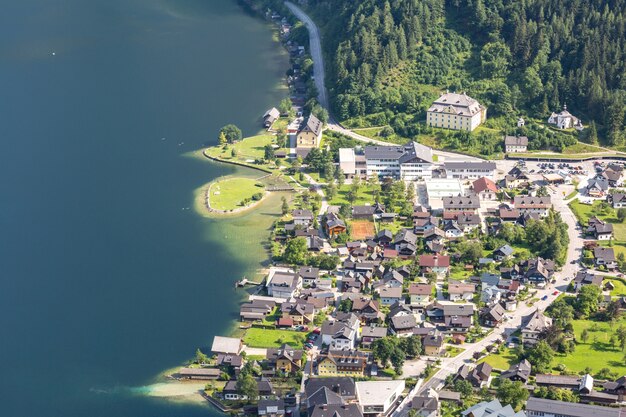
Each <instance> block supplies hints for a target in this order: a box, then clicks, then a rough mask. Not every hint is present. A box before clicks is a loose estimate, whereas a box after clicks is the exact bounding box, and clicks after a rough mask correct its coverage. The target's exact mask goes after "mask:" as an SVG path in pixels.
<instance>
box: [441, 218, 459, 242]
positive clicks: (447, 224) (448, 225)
mask: <svg viewBox="0 0 626 417" xmlns="http://www.w3.org/2000/svg"><path fill="white" fill-rule="evenodd" d="M443 232H444V233H445V235H446V237H447V238H448V239H456V238H459V237H461V236H463V234H464V231H463V229H462V228H461V227H460V226H459V224H458V223H457V222H456V220H446V221H444V222H443Z"/></svg>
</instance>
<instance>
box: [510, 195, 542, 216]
mask: <svg viewBox="0 0 626 417" xmlns="http://www.w3.org/2000/svg"><path fill="white" fill-rule="evenodd" d="M513 205H514V206H515V208H516V209H517V210H518V211H519V213H520V215H524V214H531V213H535V214H538V215H539V216H540V217H545V216H547V215H548V211H549V210H550V208H552V202H551V200H550V196H545V197H533V196H530V195H516V196H515V198H514V199H513Z"/></svg>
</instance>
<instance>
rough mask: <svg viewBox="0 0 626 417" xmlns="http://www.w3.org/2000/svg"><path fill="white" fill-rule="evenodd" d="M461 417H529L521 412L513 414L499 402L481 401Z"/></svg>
mask: <svg viewBox="0 0 626 417" xmlns="http://www.w3.org/2000/svg"><path fill="white" fill-rule="evenodd" d="M461 416H462V417H530V415H528V416H527V415H526V414H525V413H524V412H523V411H518V412H515V410H514V409H513V407H511V405H510V404H507V405H505V406H504V405H502V404H501V403H500V401H499V400H491V401H482V402H479V403H478V404H476V405H473V406H471V407H470V408H468V409H467V410H465V411H463V412H462V413H461Z"/></svg>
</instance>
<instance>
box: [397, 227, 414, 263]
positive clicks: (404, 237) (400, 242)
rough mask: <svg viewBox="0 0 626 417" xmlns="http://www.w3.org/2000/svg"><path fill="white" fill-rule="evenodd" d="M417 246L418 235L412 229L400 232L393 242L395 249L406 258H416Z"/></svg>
mask: <svg viewBox="0 0 626 417" xmlns="http://www.w3.org/2000/svg"><path fill="white" fill-rule="evenodd" d="M416 244H417V235H416V234H415V233H413V231H411V230H410V229H402V230H400V231H399V232H398V233H397V234H396V236H395V238H394V240H393V245H394V249H395V250H396V251H398V255H399V256H401V257H405V258H408V257H412V256H415V251H416V250H417V246H416Z"/></svg>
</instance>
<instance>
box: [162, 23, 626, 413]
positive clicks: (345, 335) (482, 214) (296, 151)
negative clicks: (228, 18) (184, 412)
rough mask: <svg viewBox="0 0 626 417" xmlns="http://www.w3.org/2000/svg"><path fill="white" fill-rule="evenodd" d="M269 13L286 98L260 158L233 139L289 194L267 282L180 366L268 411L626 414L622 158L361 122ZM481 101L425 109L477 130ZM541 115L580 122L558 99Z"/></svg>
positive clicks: (562, 123) (225, 407) (253, 409)
mask: <svg viewBox="0 0 626 417" xmlns="http://www.w3.org/2000/svg"><path fill="white" fill-rule="evenodd" d="M267 17H268V19H271V20H272V21H274V22H276V23H277V24H278V27H279V28H280V34H281V37H282V39H283V41H284V42H285V45H286V47H287V49H288V51H289V54H290V57H291V61H292V64H293V66H292V68H291V69H290V71H289V77H288V83H289V86H290V93H291V94H290V96H291V101H290V106H284V105H283V103H281V109H280V110H279V109H277V108H272V109H269V110H268V111H267V112H266V113H265V114H264V116H263V126H264V128H265V129H267V130H268V132H270V136H268V138H267V139H266V142H264V146H263V148H262V149H263V158H257V159H255V160H251V159H244V158H246V156H245V155H243V156H241V155H236V153H235V148H234V146H236V145H237V144H236V143H235V142H236V141H235V142H232V143H228V144H227V143H224V144H221V148H220V149H221V150H220V151H219V152H221V154H223V155H226V154H229V153H230V152H229V151H228V150H229V146H232V147H233V148H232V149H233V151H232V156H233V158H235V157H236V156H238V157H239V159H238V160H237V162H236V163H238V164H243V163H244V162H245V163H246V164H248V165H250V166H252V165H256V166H259V167H261V169H264V170H269V172H271V171H272V170H276V171H278V172H280V173H281V175H282V174H284V175H285V176H288V177H289V178H290V184H294V188H293V189H294V191H295V193H293V196H292V198H289V199H287V198H284V197H283V204H282V215H281V216H280V218H279V219H278V220H277V221H276V222H275V224H274V227H273V230H272V231H271V233H270V252H271V261H272V262H271V265H270V266H269V267H268V269H267V270H266V271H265V274H264V279H263V281H262V282H251V281H248V280H247V279H242V280H241V281H239V282H238V284H237V285H238V286H240V287H247V286H248V284H251V285H252V286H253V288H252V289H250V290H249V291H248V293H249V295H248V297H247V300H246V301H245V302H244V303H243V304H242V305H241V307H240V312H239V319H240V324H239V329H237V331H236V332H235V334H233V335H232V337H224V336H215V338H214V341H213V344H212V347H211V350H210V352H202V351H201V350H200V349H199V350H198V352H197V356H196V358H195V361H193V363H191V364H190V365H189V366H187V367H185V368H182V369H180V370H179V371H178V373H176V374H175V375H174V376H175V377H176V378H179V379H193V380H207V381H208V382H207V384H206V387H205V391H204V395H205V397H206V398H207V400H208V401H209V402H210V403H211V404H213V405H214V406H215V407H217V408H218V409H220V410H221V411H223V412H243V413H246V414H257V415H259V416H271V417H282V416H294V415H295V416H297V417H299V416H309V417H330V416H335V415H336V416H342V417H363V416H366V417H374V416H377V417H378V416H385V417H386V416H393V417H406V416H410V417H416V416H421V417H436V416H470V417H482V416H486V415H498V416H502V417H524V416H528V417H530V416H561V417H570V416H571V417H583V416H590V415H597V416H606V417H612V416H616V417H618V416H621V415H625V413H626V411H623V410H626V409H622V408H621V407H620V406H621V405H624V404H626V403H624V393H626V356H625V355H624V349H626V318H625V317H626V316H625V315H624V311H625V310H626V280H625V279H624V276H623V274H622V273H623V272H626V259H625V255H626V223H625V220H626V187H624V185H623V181H624V162H622V161H621V160H620V158H613V159H610V160H609V159H608V157H598V158H592V157H588V158H568V157H567V156H566V155H558V154H554V155H549V156H550V157H549V158H546V157H539V156H537V154H535V156H533V154H532V153H531V150H530V149H529V142H530V140H529V138H528V137H526V136H524V135H517V134H516V135H503V136H502V141H501V144H500V146H501V148H502V150H501V151H502V154H504V155H506V158H505V159H494V160H486V159H481V158H478V157H476V156H474V155H464V154H461V153H454V152H449V151H446V150H438V149H433V148H431V147H429V146H426V145H424V144H421V143H418V142H416V141H411V142H409V143H406V144H402V145H400V144H391V143H387V142H385V141H384V140H380V139H373V138H371V137H365V136H362V135H360V134H358V133H355V132H353V131H350V130H348V129H345V128H343V127H342V126H340V125H338V124H337V123H336V122H334V121H333V120H332V118H329V116H328V114H327V113H325V112H324V109H321V110H322V111H320V108H317V109H314V108H311V106H307V104H306V103H307V99H308V98H310V96H311V94H312V93H315V92H316V90H315V88H314V87H313V83H314V82H315V83H318V80H317V79H316V78H315V77H313V75H312V71H313V70H312V68H311V65H310V64H308V63H305V60H307V59H309V55H307V54H306V51H305V48H304V47H303V46H302V45H298V44H297V43H294V42H292V41H291V40H288V39H289V33H290V31H291V30H293V27H292V25H291V24H290V23H288V20H287V19H285V18H283V17H281V16H280V15H279V14H277V13H275V12H271V11H268V12H267ZM303 67H309V68H308V70H303ZM307 71H308V75H307V74H305V73H306V72H307ZM316 76H317V74H316ZM322 82H323V81H322ZM317 92H319V89H318V91H317ZM320 102H321V100H320ZM486 118H487V109H486V108H485V107H484V106H483V105H481V104H480V103H479V102H478V101H477V100H475V99H473V98H472V97H470V96H468V95H467V94H466V93H464V92H461V93H457V92H450V91H445V92H442V93H441V95H440V97H439V98H438V99H436V100H434V101H433V102H432V105H431V106H430V107H429V109H428V111H427V112H426V120H425V124H426V125H428V126H429V127H434V128H437V129H446V130H456V131H468V132H471V131H474V130H475V129H478V128H479V127H480V125H481V124H482V123H484V122H485V120H486ZM526 123H527V122H526V121H525V120H524V118H523V117H521V116H520V117H518V118H517V120H516V126H517V128H518V129H523V128H524V126H525V124H526ZM544 128H545V129H551V130H554V131H557V132H558V131H560V130H564V131H582V130H583V129H584V128H585V127H584V126H583V124H582V122H581V120H580V119H578V118H577V117H575V116H574V115H572V114H571V113H570V112H569V111H568V110H567V106H563V109H562V111H560V112H558V113H556V112H553V113H551V114H550V115H549V116H548V117H547V118H546V120H545V126H544ZM522 131H523V130H522ZM246 140H247V139H243V141H242V143H243V142H245V141H246ZM229 142H230V141H229ZM228 159H229V157H222V158H220V159H218V160H221V161H223V162H228ZM623 187H624V188H623ZM494 413H495V414H494Z"/></svg>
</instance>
